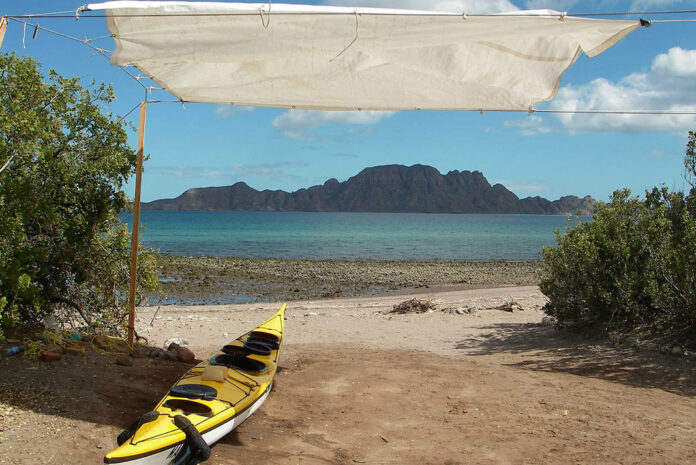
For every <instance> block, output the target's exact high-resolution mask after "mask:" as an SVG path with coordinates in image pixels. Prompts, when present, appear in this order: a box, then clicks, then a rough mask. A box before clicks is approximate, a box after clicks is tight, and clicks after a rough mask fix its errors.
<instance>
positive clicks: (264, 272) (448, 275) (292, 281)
mask: <svg viewBox="0 0 696 465" xmlns="http://www.w3.org/2000/svg"><path fill="white" fill-rule="evenodd" d="M158 266H159V268H160V281H161V291H160V295H149V296H148V298H147V304H149V305H175V304H176V305H214V304H236V303H251V302H271V301H294V300H306V299H317V298H329V297H353V296H367V295H376V294H386V293H395V292H404V291H409V290H413V289H421V288H431V287H439V286H445V287H456V288H460V289H467V288H479V287H499V286H525V285H537V284H538V283H539V281H540V279H541V276H542V273H543V263H542V262H539V261H535V262H387V261H341V260H281V259H250V258H223V257H181V256H173V255H160V256H159V257H158Z"/></svg>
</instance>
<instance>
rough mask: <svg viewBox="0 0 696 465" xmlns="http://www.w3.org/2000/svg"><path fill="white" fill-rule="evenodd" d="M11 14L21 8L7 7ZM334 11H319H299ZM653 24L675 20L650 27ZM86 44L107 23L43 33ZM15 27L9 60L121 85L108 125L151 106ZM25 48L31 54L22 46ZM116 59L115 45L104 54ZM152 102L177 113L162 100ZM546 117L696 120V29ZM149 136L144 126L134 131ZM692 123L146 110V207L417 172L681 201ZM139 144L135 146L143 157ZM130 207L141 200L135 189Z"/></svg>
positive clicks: (35, 9) (50, 2) (572, 8)
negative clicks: (242, 189) (676, 194)
mask: <svg viewBox="0 0 696 465" xmlns="http://www.w3.org/2000/svg"><path fill="white" fill-rule="evenodd" d="M4 3H5V5H3V6H1V7H0V15H4V14H29V13H42V12H54V11H67V10H73V11H74V10H75V9H76V8H77V7H78V6H80V5H81V3H79V2H71V1H63V0H22V1H21V2H16V1H14V2H4ZM7 3H10V5H7ZM287 3H313V4H322V2H321V1H305V2H287ZM323 3H324V4H337V5H354V6H380V7H397V8H415V9H434V10H438V9H439V10H446V11H466V12H469V13H484V12H500V11H510V10H515V9H530V8H551V9H556V10H559V11H568V12H569V13H573V12H584V13H588V12H616V11H647V10H650V11H654V10H687V9H692V10H693V9H696V0H681V1H670V0H642V1H641V0H636V1H618V0H596V1H582V2H580V1H577V0H548V1H542V0H449V1H447V0H346V1H344V0H331V1H325V2H323ZM646 18H647V19H669V18H671V16H652V17H651V16H650V15H646ZM680 18H691V19H696V14H692V15H687V16H681V17H680ZM35 22H38V23H39V24H40V25H41V26H42V27H47V28H50V29H54V30H57V31H60V32H63V33H66V34H69V35H71V36H76V37H80V38H85V37H89V38H95V37H100V36H105V35H107V34H108V33H109V32H108V30H107V28H106V24H105V21H104V20H103V19H87V18H82V19H80V20H79V21H75V20H73V19H47V18H42V19H37V20H36V21H35ZM32 33H33V30H27V31H26V36H25V38H24V41H23V35H24V31H23V28H22V26H21V25H20V24H18V23H14V22H11V23H10V25H9V28H8V31H7V35H6V37H5V41H4V43H3V47H2V51H3V52H9V51H14V52H16V53H18V54H20V55H30V56H32V57H34V58H35V59H36V60H38V61H39V62H40V63H42V65H43V67H44V70H46V71H47V70H48V69H55V70H56V71H58V72H60V73H61V74H64V75H67V76H80V77H81V78H83V79H84V81H85V83H89V82H91V81H92V79H96V80H97V81H100V82H109V83H112V84H113V85H114V88H115V91H116V96H117V97H118V100H117V101H116V102H114V103H113V105H112V107H111V108H109V111H111V112H113V113H114V114H115V115H123V114H125V113H127V112H128V111H129V110H130V109H131V108H133V107H134V106H135V105H137V103H138V102H139V101H141V100H142V99H143V91H142V88H141V87H140V86H138V85H137V84H136V83H135V82H133V81H132V80H131V79H130V78H129V77H127V76H125V75H124V74H123V73H122V72H121V71H120V70H119V69H118V68H115V67H112V66H110V65H109V63H108V61H107V60H106V59H104V58H103V57H101V56H99V55H98V54H95V53H93V52H92V51H91V50H90V49H88V48H87V47H85V46H84V45H82V44H79V43H76V42H71V41H68V40H64V39H59V38H57V37H55V36H52V35H49V34H47V33H44V32H39V33H38V35H37V37H36V39H32ZM23 42H24V44H23ZM92 43H93V44H95V45H97V46H99V47H102V48H104V49H108V50H110V49H112V48H113V42H112V41H111V40H110V39H103V40H99V41H95V42H92ZM150 98H151V99H169V98H170V97H169V96H168V94H166V93H164V92H161V91H160V92H158V91H155V92H154V93H153V95H152V96H151V97H150ZM536 108H537V109H542V108H552V109H610V110H639V109H640V110H644V109H679V110H685V109H686V110H692V111H696V23H669V24H653V26H652V27H651V28H649V29H645V28H642V29H640V30H638V31H636V32H634V33H633V34H631V35H629V36H628V37H627V38H626V39H624V40H623V41H622V42H620V43H619V44H618V45H616V46H615V47H613V48H611V49H610V50H609V51H607V52H605V53H604V54H602V55H600V56H598V57H596V58H593V59H588V58H586V57H584V56H583V57H581V58H580V59H579V60H578V62H577V63H576V64H575V65H574V67H573V68H572V69H571V70H570V71H568V72H567V73H566V74H565V76H564V78H563V82H562V87H561V90H560V92H559V94H558V96H557V98H556V99H555V100H554V101H553V102H551V103H548V104H544V105H538V106H537V107H536ZM129 119H130V120H131V121H133V122H134V123H137V112H134V113H133V114H132V115H131V117H130V118H129ZM689 130H696V117H693V116H679V117H675V116H609V115H603V116H602V115H593V116H587V115H585V116H583V115H564V116H555V115H549V114H535V115H532V116H528V115H526V114H517V113H485V114H484V115H480V114H479V113H472V112H435V111H419V112H398V113H388V112H384V113H368V112H362V113H327V112H301V111H288V110H282V109H259V108H257V109H252V108H236V107H225V106H216V105H203V104H187V105H186V106H185V107H182V106H181V105H180V104H153V105H150V106H149V108H148V120H147V132H146V140H145V144H146V152H147V153H148V154H149V155H150V160H149V161H148V162H147V163H146V168H145V174H144V184H143V200H144V201H149V200H154V199H157V198H164V197H175V196H177V195H179V194H180V193H181V192H183V191H184V190H186V189H188V188H191V187H203V186H221V185H229V184H233V183H235V182H237V181H244V182H246V183H248V184H249V185H250V186H252V187H254V188H256V189H284V190H296V189H298V188H301V187H308V186H311V185H315V184H319V183H322V182H324V181H325V180H327V179H329V178H332V177H333V178H337V179H338V180H340V181H343V180H345V179H347V178H349V177H350V176H353V175H355V174H356V173H358V172H359V171H360V170H362V169H364V168H366V167H368V166H375V165H383V164H392V163H399V164H404V165H412V164H416V163H420V164H426V165H431V166H434V167H436V168H437V169H439V170H440V171H441V172H442V173H446V172H448V171H450V170H455V169H456V170H472V171H473V170H479V171H481V172H483V174H484V175H485V176H486V177H487V178H488V180H489V181H490V182H491V183H495V182H500V183H503V184H504V185H506V186H507V187H508V188H509V189H510V190H512V191H513V192H515V193H516V194H517V195H518V196H520V197H526V196H529V195H541V196H543V197H547V198H550V199H556V198H558V197H560V196H562V195H568V194H575V195H580V196H582V195H586V194H589V195H592V196H593V197H595V198H598V199H601V200H606V199H607V198H608V197H609V195H610V194H611V192H612V191H613V190H614V189H616V188H620V187H628V188H630V189H631V190H633V191H634V192H642V191H643V190H644V189H645V188H649V187H651V186H654V185H658V184H665V185H667V186H669V187H672V188H679V189H680V188H683V187H684V184H685V183H684V182H683V177H682V174H683V167H682V158H683V154H684V148H685V144H686V138H687V133H688V131H689ZM135 139H136V134H135V132H133V134H132V141H133V145H135ZM128 190H129V193H131V194H132V191H133V186H132V185H131V186H129V189H128Z"/></svg>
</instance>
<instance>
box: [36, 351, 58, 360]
mask: <svg viewBox="0 0 696 465" xmlns="http://www.w3.org/2000/svg"><path fill="white" fill-rule="evenodd" d="M61 358H62V356H61V355H60V354H59V353H57V352H43V353H42V354H41V361H42V362H57V361H58V360H60V359H61Z"/></svg>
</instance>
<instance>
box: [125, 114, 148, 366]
mask: <svg viewBox="0 0 696 465" xmlns="http://www.w3.org/2000/svg"><path fill="white" fill-rule="evenodd" d="M146 114H147V102H141V103H140V124H139V126H138V153H137V162H136V163H137V165H136V169H135V199H133V224H132V225H131V228H132V233H131V257H130V288H129V290H128V353H129V354H130V353H132V352H133V338H134V335H135V287H136V286H135V285H136V280H137V277H138V276H137V275H138V272H137V271H138V229H139V227H140V187H141V184H142V177H143V149H144V147H145V116H146Z"/></svg>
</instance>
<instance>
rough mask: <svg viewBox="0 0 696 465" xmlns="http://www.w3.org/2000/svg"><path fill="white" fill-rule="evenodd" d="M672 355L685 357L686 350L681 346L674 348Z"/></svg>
mask: <svg viewBox="0 0 696 465" xmlns="http://www.w3.org/2000/svg"><path fill="white" fill-rule="evenodd" d="M672 355H684V349H682V348H681V347H679V346H674V347H672Z"/></svg>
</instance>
